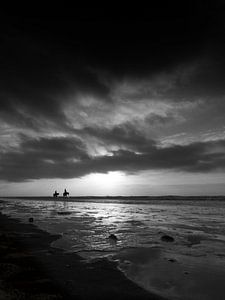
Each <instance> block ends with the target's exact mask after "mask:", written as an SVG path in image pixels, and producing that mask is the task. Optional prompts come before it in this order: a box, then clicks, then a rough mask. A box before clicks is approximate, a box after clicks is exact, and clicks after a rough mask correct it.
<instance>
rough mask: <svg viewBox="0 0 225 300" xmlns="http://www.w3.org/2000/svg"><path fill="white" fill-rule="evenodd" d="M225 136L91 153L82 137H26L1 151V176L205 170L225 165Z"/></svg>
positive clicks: (20, 178)
mask: <svg viewBox="0 0 225 300" xmlns="http://www.w3.org/2000/svg"><path fill="white" fill-rule="evenodd" d="M224 150H225V140H220V141H217V142H204V143H192V144H189V145H186V146H184V145H183V146H180V145H176V146H171V147H165V148H160V147H158V146H157V145H156V144H154V143H151V144H150V145H149V146H148V149H147V151H145V152H142V153H140V152H139V153H136V152H132V151H128V150H118V151H114V152H113V153H112V155H104V156H98V157H91V156H89V155H88V153H87V150H86V149H85V146H84V145H83V144H82V142H81V141H80V140H77V139H73V140H71V139H70V138H52V139H40V140H26V141H24V142H23V143H22V144H21V147H20V149H19V150H18V151H12V152H7V153H3V154H2V155H1V160H0V163H1V178H0V179H4V180H8V181H24V180H29V179H40V178H75V177H81V176H84V175H87V174H90V173H93V172H94V173H96V172H100V173H107V172H109V171H123V172H125V173H136V172H140V171H143V170H149V169H151V170H157V169H161V170H177V171H187V172H205V171H215V170H224V169H225V154H224Z"/></svg>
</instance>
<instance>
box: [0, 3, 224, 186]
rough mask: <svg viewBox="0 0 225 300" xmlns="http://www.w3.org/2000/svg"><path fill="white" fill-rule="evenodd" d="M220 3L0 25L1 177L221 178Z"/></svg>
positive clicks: (7, 21)
mask: <svg viewBox="0 0 225 300" xmlns="http://www.w3.org/2000/svg"><path fill="white" fill-rule="evenodd" d="M221 5H222V4H221V2H218V3H217V2H215V3H214V5H213V6H210V5H209V6H208V5H206V4H205V2H204V3H201V4H196V3H193V4H192V5H191V6H187V7H186V10H185V11H182V13H181V11H178V10H174V9H173V7H165V8H164V9H162V8H161V7H155V8H154V9H153V11H152V12H150V16H148V17H146V16H145V17H144V16H143V20H142V21H139V20H136V19H132V21H131V20H129V18H128V19H126V20H124V21H123V22H122V21H121V20H112V19H108V20H102V21H99V20H98V21H96V20H88V19H82V18H81V19H79V18H77V19H74V18H67V19H61V21H59V19H58V18H56V17H52V18H48V19H47V18H41V17H40V18H34V17H33V18H32V17H29V18H12V19H5V20H4V19H3V20H1V22H2V24H3V25H4V26H2V27H1V32H0V37H1V39H2V46H1V49H0V64H1V70H0V86H1V88H0V126H1V130H0V141H1V146H0V179H2V180H8V181H25V180H30V179H40V178H56V177H57V178H73V177H81V176H84V175H87V174H90V173H92V172H108V171H115V170H116V171H123V172H125V173H135V172H141V171H143V170H156V169H157V170H178V171H185V172H211V171H215V170H218V169H222V170H224V154H223V153H224V138H225V136H224V131H223V130H222V128H224V126H225V123H224V112H225V104H224V103H225V101H224V99H225V90H224V86H225V82H224V78H225V71H224V70H225V60H224V57H223V53H224V50H225V47H224V43H223V34H224V32H223V29H224V28H225V27H224V21H223V18H222V16H221ZM190 16H191V18H190ZM190 20H191V21H190ZM209 131H210V132H211V134H210V135H208V139H207V141H206V140H205V136H206V135H207V133H208V132H209ZM184 137H185V138H184ZM187 137H188V138H187ZM196 141H198V142H196Z"/></svg>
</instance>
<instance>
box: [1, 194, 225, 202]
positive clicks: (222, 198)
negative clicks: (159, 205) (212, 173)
mask: <svg viewBox="0 0 225 300" xmlns="http://www.w3.org/2000/svg"><path fill="white" fill-rule="evenodd" d="M0 199H19V200H46V201H65V200H67V201H81V202H83V201H88V200H92V201H93V200H94V201H97V200H99V201H102V202H110V201H111V200H115V201H116V200H118V201H125V202H127V201H131V202H134V201H145V202H148V201H178V200H181V201H225V195H224V196H223V195H221V196H173V195H168V196H70V197H62V196H59V197H56V198H54V197H52V196H18V197H16V196H12V197H10V196H5V197H0Z"/></svg>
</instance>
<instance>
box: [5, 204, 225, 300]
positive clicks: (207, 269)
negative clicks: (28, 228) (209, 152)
mask: <svg viewBox="0 0 225 300" xmlns="http://www.w3.org/2000/svg"><path fill="white" fill-rule="evenodd" d="M4 212H5V213H7V214H9V215H11V216H14V217H17V218H20V219H21V220H22V221H25V222H28V219H29V217H31V216H32V217H33V218H34V224H36V225H38V226H39V227H40V228H42V229H44V230H47V231H48V232H50V233H57V234H61V239H58V240H56V241H55V242H54V243H53V246H54V247H58V248H63V249H64V250H65V251H68V252H77V253H78V254H79V255H81V256H82V257H83V258H85V259H86V260H87V261H89V262H91V261H92V260H93V261H95V260H96V259H101V258H103V257H107V258H108V259H111V260H116V261H117V262H118V265H119V268H120V270H121V271H122V272H124V273H125V274H126V276H127V277H129V278H130V279H131V280H133V281H134V282H136V283H138V284H139V285H140V286H142V287H144V288H145V289H147V290H150V291H154V292H156V293H158V294H160V295H164V296H166V297H168V296H169V298H171V299H190V300H194V299H198V300H202V299H205V300H209V299H217V298H218V299H221V298H220V297H219V295H221V293H222V294H223V295H224V294H225V287H224V284H223V281H224V278H225V255H224V246H225V219H224V215H225V202H222V201H220V202H216V201H215V202H213V201H209V202H202V201H199V202H197V201H195V202H194V201H188V202H185V201H184V202H182V201H180V202H179V203H178V202H177V201H168V202H165V201H164V202H162V203H161V202H159V203H156V202H154V203H150V204H138V203H134V204H124V203H118V202H117V203H93V202H89V203H87V202H76V203H74V202H69V201H61V202H60V201H55V202H54V201H34V200H33V201H28V200H27V201H22V202H21V200H20V201H15V200H13V201H9V202H8V203H5V205H4ZM112 234H113V235H115V236H116V238H117V240H116V241H112V239H109V236H110V235H112ZM163 237H170V238H163Z"/></svg>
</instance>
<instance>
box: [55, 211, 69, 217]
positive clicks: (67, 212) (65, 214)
mask: <svg viewBox="0 0 225 300" xmlns="http://www.w3.org/2000/svg"><path fill="white" fill-rule="evenodd" d="M57 213H58V215H62V216H67V215H71V214H72V212H70V211H58V212H57Z"/></svg>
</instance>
